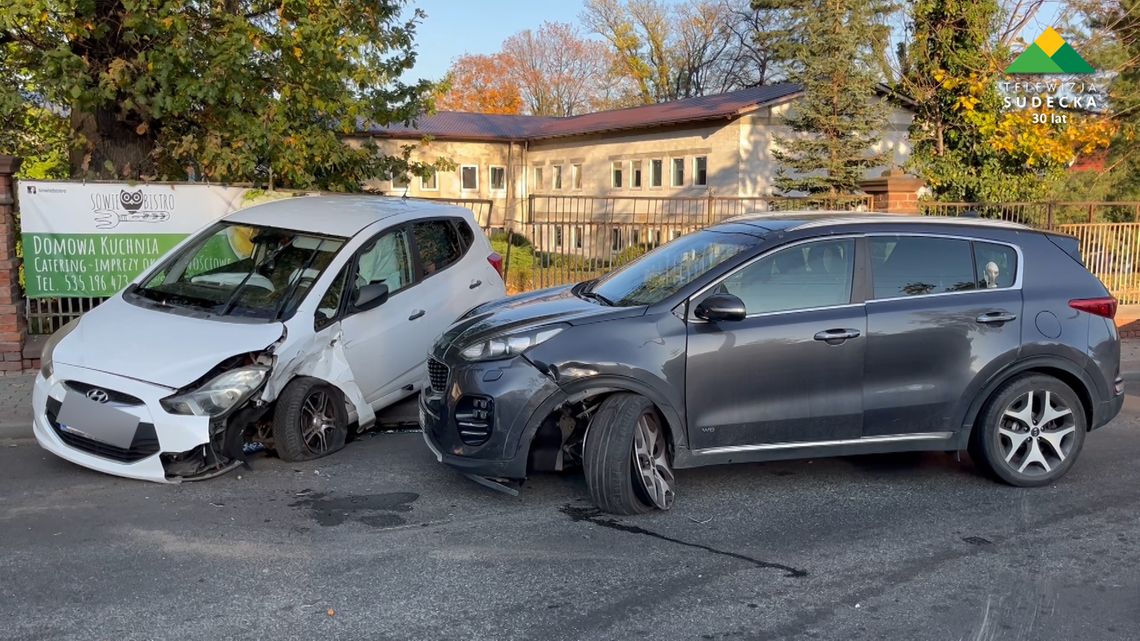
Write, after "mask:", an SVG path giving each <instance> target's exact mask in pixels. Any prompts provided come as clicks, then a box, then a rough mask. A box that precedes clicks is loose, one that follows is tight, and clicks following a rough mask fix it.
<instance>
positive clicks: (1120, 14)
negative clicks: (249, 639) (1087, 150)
mask: <svg viewBox="0 0 1140 641" xmlns="http://www.w3.org/2000/svg"><path fill="white" fill-rule="evenodd" d="M1085 9H1086V15H1087V16H1088V23H1089V25H1090V27H1091V28H1092V29H1093V30H1094V32H1099V33H1102V34H1104V35H1106V36H1109V37H1108V38H1106V39H1107V40H1109V41H1110V42H1108V43H1106V45H1105V46H1104V49H1105V50H1107V51H1106V52H1105V58H1107V59H1108V60H1111V61H1112V63H1115V64H1114V67H1115V68H1116V71H1117V73H1116V76H1115V77H1114V78H1113V79H1112V82H1111V84H1109V86H1108V94H1109V105H1110V107H1111V109H1112V112H1113V115H1114V117H1115V118H1116V120H1117V122H1118V123H1119V125H1120V128H1119V129H1118V131H1117V134H1116V136H1115V137H1114V138H1113V140H1112V144H1111V146H1110V147H1109V156H1108V167H1109V171H1108V172H1106V173H1108V174H1110V175H1109V176H1108V178H1109V180H1108V181H1107V182H1108V183H1109V187H1108V192H1109V193H1108V195H1109V197H1111V198H1115V199H1119V200H1140V0H1118V1H1116V2H1095V3H1094V2H1090V3H1088V6H1087V7H1085Z"/></svg>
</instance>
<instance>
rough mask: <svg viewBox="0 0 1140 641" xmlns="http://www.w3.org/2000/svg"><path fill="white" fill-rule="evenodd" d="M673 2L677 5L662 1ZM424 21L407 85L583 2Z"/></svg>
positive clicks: (440, 12) (482, 7)
mask: <svg viewBox="0 0 1140 641" xmlns="http://www.w3.org/2000/svg"><path fill="white" fill-rule="evenodd" d="M666 1H667V2H672V1H676V0H666ZM409 4H410V6H413V7H418V8H420V9H423V11H424V12H425V13H427V18H426V19H424V21H423V23H422V24H421V25H420V26H419V27H418V29H417V32H416V39H415V42H416V50H417V51H418V57H417V59H416V66H415V67H414V68H413V69H412V70H411V71H409V72H408V73H406V74H404V79H405V80H414V79H418V78H425V79H428V80H439V79H441V78H442V77H443V75H444V74H445V73H447V69H448V67H450V66H451V61H452V60H454V59H455V58H457V57H459V56H461V55H463V54H465V53H494V52H496V51H498V50H499V48H500V46H501V45H502V43H503V40H505V39H506V38H507V37H509V36H511V35H513V34H515V33H518V32H519V31H523V30H524V29H537V28H538V26H539V25H541V24H542V23H543V22H544V21H550V22H569V23H571V24H575V25H579V26H580V25H581V20H580V19H579V16H580V15H581V13H582V7H583V2H582V0H537V1H536V0H412V1H411V2H410V3H409ZM1066 4H1067V3H1066V2H1065V1H1064V0H1045V2H1044V3H1043V6H1042V8H1041V11H1040V12H1039V13H1038V14H1037V16H1036V18H1035V19H1034V20H1032V21H1031V22H1030V23H1029V24H1027V25H1026V26H1025V29H1024V30H1023V31H1022V37H1023V38H1024V39H1025V40H1026V41H1027V42H1032V41H1033V39H1034V38H1036V37H1037V36H1038V35H1039V34H1040V33H1041V31H1043V30H1044V29H1045V27H1048V26H1052V25H1053V24H1054V23H1055V22H1056V21H1057V20H1058V18H1059V15H1060V14H1062V13H1063V12H1064V8H1065V6H1066Z"/></svg>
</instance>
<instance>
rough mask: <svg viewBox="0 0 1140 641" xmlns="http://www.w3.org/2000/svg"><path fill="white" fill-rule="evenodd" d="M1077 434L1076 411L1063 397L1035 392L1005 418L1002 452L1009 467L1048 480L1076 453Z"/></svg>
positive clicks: (1009, 407)
mask: <svg viewBox="0 0 1140 641" xmlns="http://www.w3.org/2000/svg"><path fill="white" fill-rule="evenodd" d="M1076 431H1077V427H1076V420H1075V417H1074V416H1073V410H1072V409H1071V408H1070V407H1069V406H1068V405H1066V404H1065V401H1064V399H1062V398H1061V396H1060V395H1059V394H1056V393H1053V392H1050V391H1048V390H1031V391H1028V392H1026V393H1024V394H1022V395H1021V396H1018V397H1017V398H1016V399H1014V400H1013V402H1011V403H1010V404H1009V405H1007V406H1006V408H1005V410H1004V411H1003V412H1002V415H1001V424H1000V425H999V426H998V430H997V439H998V448H999V452H1000V454H1001V457H1002V460H1003V461H1004V463H1005V465H1006V466H1008V467H1009V468H1010V469H1012V470H1013V471H1015V472H1017V473H1018V474H1022V475H1025V476H1044V475H1046V474H1049V473H1050V472H1052V471H1053V470H1054V469H1055V468H1056V467H1057V466H1059V465H1061V464H1062V463H1063V462H1064V461H1065V459H1066V458H1067V457H1068V456H1069V455H1070V454H1071V453H1072V449H1073V442H1074V440H1075V437H1074V434H1075V432H1076Z"/></svg>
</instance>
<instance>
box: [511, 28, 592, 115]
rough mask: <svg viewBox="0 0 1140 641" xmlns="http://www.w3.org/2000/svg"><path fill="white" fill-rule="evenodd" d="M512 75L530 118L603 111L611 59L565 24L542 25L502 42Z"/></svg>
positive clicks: (590, 41)
mask: <svg viewBox="0 0 1140 641" xmlns="http://www.w3.org/2000/svg"><path fill="white" fill-rule="evenodd" d="M503 55H504V56H505V57H506V58H507V59H508V60H509V61H510V64H509V66H508V69H509V75H510V77H511V78H512V79H513V80H514V82H515V83H517V85H518V86H519V88H520V89H521V91H522V96H523V102H524V103H525V107H526V111H527V113H530V114H533V115H536V116H573V115H576V114H579V113H582V112H584V111H587V110H589V109H591V108H596V107H598V106H599V102H601V101H602V100H603V98H602V96H601V95H600V92H599V89H603V88H605V87H606V85H607V84H608V76H609V73H610V66H611V59H610V55H609V52H608V50H607V49H606V46H605V45H604V44H602V43H600V42H596V41H593V40H587V39H586V38H583V37H582V35H581V34H580V33H579V32H578V30H577V29H576V28H575V27H574V26H573V25H570V24H567V23H562V22H544V23H543V24H542V26H540V27H539V28H538V30H537V31H531V30H530V29H527V30H525V31H522V32H519V33H517V34H515V35H513V36H511V37H509V38H507V39H506V40H505V41H504V42H503Z"/></svg>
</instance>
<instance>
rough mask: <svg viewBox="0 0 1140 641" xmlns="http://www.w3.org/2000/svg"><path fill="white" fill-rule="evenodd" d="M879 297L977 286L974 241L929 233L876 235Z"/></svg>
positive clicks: (873, 271) (871, 240)
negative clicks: (940, 236)
mask: <svg viewBox="0 0 1140 641" xmlns="http://www.w3.org/2000/svg"><path fill="white" fill-rule="evenodd" d="M868 241H869V245H870V250H871V276H872V279H873V280H874V283H875V298H897V297H901V296H922V295H925V294H941V293H945V292H957V291H964V290H969V289H976V288H977V282H976V281H975V278H974V256H973V252H972V251H971V250H970V241H968V240H957V239H952V238H930V237H925V236H873V237H871V238H869V239H868Z"/></svg>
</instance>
